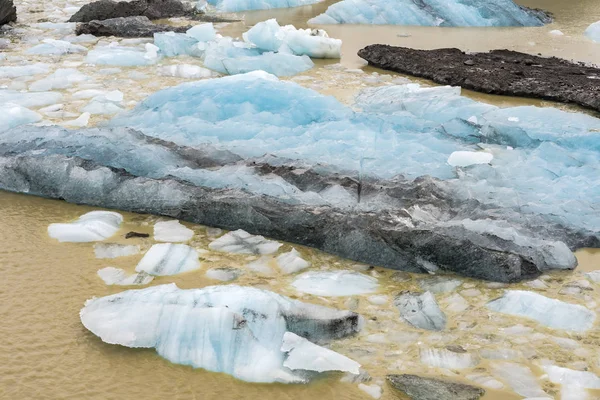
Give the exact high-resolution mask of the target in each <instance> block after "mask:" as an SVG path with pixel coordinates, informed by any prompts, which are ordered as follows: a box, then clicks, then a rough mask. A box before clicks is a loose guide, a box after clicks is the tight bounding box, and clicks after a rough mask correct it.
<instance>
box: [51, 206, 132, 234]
mask: <svg viewBox="0 0 600 400" xmlns="http://www.w3.org/2000/svg"><path fill="white" fill-rule="evenodd" d="M122 222H123V217H122V216H121V214H119V213H116V212H112V211H92V212H89V213H87V214H83V215H82V216H81V217H79V219H77V220H76V221H73V222H70V223H57V224H50V226H48V234H49V235H50V237H52V238H54V239H57V240H58V241H59V242H96V241H101V240H104V239H107V238H109V237H111V236H112V235H114V234H115V233H117V231H118V230H119V227H120V226H121V223H122Z"/></svg>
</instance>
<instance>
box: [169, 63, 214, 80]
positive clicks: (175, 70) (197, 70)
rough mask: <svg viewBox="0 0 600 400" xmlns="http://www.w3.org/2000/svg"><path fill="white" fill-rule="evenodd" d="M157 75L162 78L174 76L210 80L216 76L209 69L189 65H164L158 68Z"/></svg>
mask: <svg viewBox="0 0 600 400" xmlns="http://www.w3.org/2000/svg"><path fill="white" fill-rule="evenodd" d="M158 74H159V75H162V76H175V77H179V78H184V79H201V78H211V77H214V76H216V75H218V74H217V73H216V72H214V71H211V70H210V69H206V68H202V67H199V66H197V65H191V64H178V65H165V66H162V67H159V68H158Z"/></svg>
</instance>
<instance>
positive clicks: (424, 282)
mask: <svg viewBox="0 0 600 400" xmlns="http://www.w3.org/2000/svg"><path fill="white" fill-rule="evenodd" d="M461 284H462V281H460V280H458V279H452V278H448V277H444V276H440V275H435V276H431V277H428V278H425V279H420V280H419V286H421V288H422V289H423V290H426V291H428V292H431V293H446V292H452V291H454V290H455V289H456V288H458V287H459V286H460V285H461Z"/></svg>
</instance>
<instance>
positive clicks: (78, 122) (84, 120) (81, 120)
mask: <svg viewBox="0 0 600 400" xmlns="http://www.w3.org/2000/svg"><path fill="white" fill-rule="evenodd" d="M90 116H91V114H90V113H89V112H84V113H83V114H81V115H80V116H79V117H77V118H76V119H74V120H71V121H65V122H63V125H65V126H75V127H79V128H81V127H83V126H87V124H88V122H89V121H90Z"/></svg>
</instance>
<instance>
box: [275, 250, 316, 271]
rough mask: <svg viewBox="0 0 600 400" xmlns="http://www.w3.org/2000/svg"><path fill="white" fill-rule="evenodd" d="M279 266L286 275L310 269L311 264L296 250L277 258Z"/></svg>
mask: <svg viewBox="0 0 600 400" xmlns="http://www.w3.org/2000/svg"><path fill="white" fill-rule="evenodd" d="M277 264H278V265H279V268H280V269H281V272H283V273H284V274H288V275H289V274H295V273H296V272H300V271H302V270H303V269H306V268H308V267H310V262H308V261H306V260H305V259H303V258H302V257H301V255H300V253H298V251H297V250H296V249H292V250H291V251H289V252H287V253H283V254H281V255H279V256H278V257H277Z"/></svg>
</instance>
